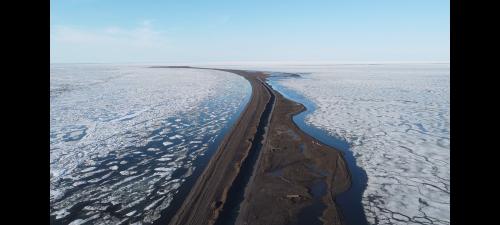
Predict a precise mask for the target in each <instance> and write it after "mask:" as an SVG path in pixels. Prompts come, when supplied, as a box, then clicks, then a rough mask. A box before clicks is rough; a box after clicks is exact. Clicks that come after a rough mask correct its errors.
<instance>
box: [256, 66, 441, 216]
mask: <svg viewBox="0 0 500 225" xmlns="http://www.w3.org/2000/svg"><path fill="white" fill-rule="evenodd" d="M261 69H263V68H261ZM266 69H267V70H270V71H277V72H278V71H279V72H290V73H298V74H301V76H302V77H301V78H287V79H280V80H279V81H278V83H279V84H280V85H282V86H284V87H286V88H288V89H291V90H294V91H296V92H298V93H300V94H302V95H303V96H305V97H307V98H308V99H310V100H312V102H314V104H315V105H316V107H317V109H316V110H315V111H314V112H313V113H312V114H309V115H308V116H307V117H306V118H305V120H306V123H308V124H311V125H314V126H316V127H318V128H320V129H323V130H325V131H327V132H329V133H330V134H331V135H332V136H336V137H338V138H341V139H344V140H346V141H347V142H348V143H350V145H351V147H350V148H351V149H350V150H351V151H352V152H353V153H354V156H355V158H356V161H357V164H358V166H360V167H361V168H363V169H364V170H365V171H366V173H367V176H368V184H367V188H366V190H365V192H364V195H363V202H362V203H363V206H364V210H365V213H366V215H367V218H368V221H369V222H370V223H371V224H449V223H450V205H449V204H450V144H449V140H450V111H449V108H450V96H449V94H450V84H449V81H450V69H449V64H386V65H383V64H375V65H331V66H282V67H272V68H266Z"/></svg>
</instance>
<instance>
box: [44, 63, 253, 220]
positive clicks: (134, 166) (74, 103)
mask: <svg viewBox="0 0 500 225" xmlns="http://www.w3.org/2000/svg"><path fill="white" fill-rule="evenodd" d="M50 70H51V77H50V176H51V178H50V182H51V183H50V201H51V210H50V211H51V222H53V223H54V224H83V223H85V224H120V223H124V224H125V223H126V224H131V223H134V224H150V223H153V222H154V221H156V220H157V219H158V218H160V215H161V212H162V210H164V209H165V208H167V207H168V206H169V204H170V202H171V201H172V199H173V197H174V196H175V194H176V193H177V192H178V189H179V187H180V186H181V185H182V184H183V182H184V181H185V180H186V178H188V177H189V176H191V175H192V174H193V171H194V170H196V160H197V159H198V158H199V157H201V156H203V155H204V154H205V153H206V151H207V149H209V148H211V147H213V145H215V140H216V139H217V138H218V137H219V135H221V134H220V132H221V130H222V129H223V128H224V127H226V126H228V123H229V121H230V118H232V117H234V116H235V115H236V113H237V111H238V110H240V109H241V108H242V106H244V105H245V104H246V100H248V99H249V95H250V92H251V87H250V85H249V83H248V82H247V81H246V80H244V79H243V78H241V77H239V76H236V75H234V74H230V73H226V72H221V71H211V70H196V69H172V68H169V69H161V68H147V67H145V66H133V65H99V64H94V65H85V64H53V65H51V68H50Z"/></svg>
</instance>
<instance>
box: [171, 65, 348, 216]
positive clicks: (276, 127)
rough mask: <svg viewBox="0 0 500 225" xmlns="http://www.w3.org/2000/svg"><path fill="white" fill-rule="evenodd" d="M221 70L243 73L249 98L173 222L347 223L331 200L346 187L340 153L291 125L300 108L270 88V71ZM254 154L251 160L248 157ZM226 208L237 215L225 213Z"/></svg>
mask: <svg viewBox="0 0 500 225" xmlns="http://www.w3.org/2000/svg"><path fill="white" fill-rule="evenodd" d="M176 68H190V67H176ZM199 69H205V68H199ZM220 70H222V69H220ZM222 71H226V72H231V73H235V74H237V75H240V76H243V77H244V78H246V79H247V80H248V81H249V82H250V84H251V86H252V97H251V99H250V101H249V103H248V105H247V106H246V108H245V111H244V112H243V113H242V114H241V115H240V118H239V120H238V121H237V122H236V123H235V125H234V126H233V128H232V131H231V132H230V133H228V135H226V137H225V138H224V140H223V141H222V143H221V145H220V146H219V149H218V150H217V152H216V153H215V154H214V156H213V157H212V159H211V160H210V162H209V164H208V166H207V168H206V169H205V171H203V174H202V175H201V176H200V177H199V178H198V180H197V182H196V184H195V185H194V187H193V189H192V190H191V192H190V194H189V195H188V197H187V198H186V199H185V200H184V203H183V204H182V206H181V207H180V208H179V210H178V211H177V213H176V215H175V216H174V217H173V218H172V219H171V220H170V224H171V225H177V224H179V225H180V224H210V225H211V224H214V223H216V222H217V224H273V225H274V224H344V222H343V219H342V216H341V212H340V210H339V209H338V208H337V207H336V204H335V201H334V198H335V196H336V195H338V194H339V193H341V192H343V191H345V190H347V189H348V188H349V186H350V175H349V171H348V169H347V166H346V164H345V160H344V159H343V157H342V155H341V152H340V151H338V150H336V149H333V148H331V147H328V146H326V145H324V144H322V143H320V142H319V141H318V140H316V139H314V138H312V137H310V136H308V135H307V134H305V133H304V132H302V131H301V130H300V129H299V128H298V127H297V126H296V124H294V122H293V120H292V117H293V116H294V115H296V114H298V113H300V112H302V111H304V110H305V108H304V106H303V105H301V104H298V103H296V102H293V101H290V100H288V99H286V98H284V97H283V96H282V95H281V94H279V93H278V92H276V91H274V90H273V89H271V88H270V87H269V86H268V85H267V84H266V83H265V82H264V81H265V79H266V77H267V74H265V73H263V72H251V71H241V70H222ZM270 107H271V110H269V108H270ZM266 108H267V109H268V110H266ZM268 114H269V115H268ZM268 117H269V118H268ZM261 140H262V141H261ZM256 142H258V143H256ZM257 145H258V146H257ZM250 151H252V152H250ZM253 151H259V152H253ZM251 153H254V155H256V156H255V157H256V160H253V161H256V162H253V161H250V160H251V159H250V158H252V157H247V156H249V155H250V156H251V155H252V154H251ZM254 164H255V165H254ZM242 165H243V167H247V168H248V166H249V165H250V166H251V167H250V170H251V173H250V174H251V177H250V178H249V181H246V182H244V183H241V182H242V181H240V180H242V179H240V177H241V176H243V175H242V174H240V169H241V168H243V167H242ZM244 170H248V169H244ZM243 172H245V171H243ZM243 172H242V173H243ZM245 173H246V174H248V173H247V172H245ZM237 177H238V179H237ZM235 180H236V182H235ZM243 180H245V179H243ZM247 180H248V179H247ZM242 184H243V185H246V187H245V188H244V190H239V192H242V191H244V199H243V200H242V202H241V204H240V202H238V200H235V198H236V197H235V195H237V193H236V194H234V192H235V191H234V190H231V191H230V189H231V187H233V189H235V188H234V187H238V188H239V186H241V185H242ZM236 192H238V190H236ZM228 193H229V195H228ZM227 202H228V204H226V203H227ZM229 203H230V204H229ZM235 204H236V205H239V207H240V208H239V213H238V212H237V211H238V209H237V208H235V207H234V205H235ZM224 206H226V207H224ZM228 206H230V207H228ZM222 209H224V213H222V214H221V210H222ZM228 211H235V212H236V213H237V214H236V215H237V217H236V218H235V219H233V218H229V217H230V216H231V213H230V212H228ZM219 215H221V217H220V218H218V217H219Z"/></svg>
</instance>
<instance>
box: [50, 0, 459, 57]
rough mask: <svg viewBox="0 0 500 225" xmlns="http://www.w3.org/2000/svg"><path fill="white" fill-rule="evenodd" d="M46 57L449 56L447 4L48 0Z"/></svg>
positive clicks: (360, 0)
mask: <svg viewBox="0 0 500 225" xmlns="http://www.w3.org/2000/svg"><path fill="white" fill-rule="evenodd" d="M50 7H51V12H50V13H51V18H50V29H51V30H50V46H51V47H50V59H51V63H135V64H137V63H210V64H217V63H221V62H230V63H240V62H271V63H272V62H276V61H279V62H289V61H295V62H301V63H308V62H318V61H321V62H325V61H328V62H331V61H336V62H339V61H340V62H345V61H349V62H362V61H363V62H366V61H370V62H373V61H377V62H386V61H392V62H394V61H403V62H405V61H426V62H429V61H431V62H434V61H446V62H448V61H449V60H450V56H449V52H450V46H449V45H450V40H449V32H450V25H449V22H450V19H449V16H450V11H449V7H450V6H449V1H430V0H426V1H418V2H417V1H414V2H408V1H404V2H400V1H393V0H382V1H376V2H374V1H367V0H355V1H318V0H316V1H308V2H299V1H273V2H266V1H252V2H242V1H217V2H203V1H141V2H136V1H112V0H108V1H95V0H72V1H51V5H50Z"/></svg>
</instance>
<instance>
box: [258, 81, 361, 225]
mask: <svg viewBox="0 0 500 225" xmlns="http://www.w3.org/2000/svg"><path fill="white" fill-rule="evenodd" d="M280 79H301V78H300V76H298V75H296V74H283V73H272V74H271V76H270V77H269V78H268V79H267V83H268V84H269V85H270V86H271V87H272V88H273V89H274V90H276V91H278V92H280V93H281V94H282V95H283V96H284V97H286V98H288V99H290V100H292V101H295V102H299V103H301V104H303V105H304V106H305V107H306V110H305V111H304V112H302V113H299V114H298V115H295V116H294V117H293V121H294V123H295V124H297V126H298V127H299V128H300V129H301V130H302V131H304V132H305V133H307V134H308V135H310V136H311V137H314V138H316V139H318V140H319V141H321V142H322V143H323V144H325V145H328V146H330V147H333V148H335V149H338V150H340V151H341V152H342V154H343V156H344V159H345V160H346V161H347V167H348V169H349V173H350V174H351V187H350V188H349V189H348V190H347V191H346V192H344V193H342V194H340V195H338V196H337V197H336V199H335V202H336V203H337V205H338V206H339V207H340V209H341V211H342V215H343V218H344V220H345V222H346V223H347V225H368V222H367V220H366V215H365V213H364V210H363V205H362V202H361V200H362V197H363V192H364V190H365V189H366V184H367V181H368V178H367V175H366V172H365V171H364V170H363V169H362V168H361V167H359V166H357V164H356V159H355V158H354V155H353V152H352V151H351V150H350V147H349V143H347V142H345V141H344V140H341V139H339V138H336V137H333V136H331V135H329V134H328V133H327V132H325V131H323V130H321V129H319V128H317V127H314V126H312V125H309V124H307V123H306V122H305V118H306V116H307V115H309V114H310V113H313V112H314V110H316V106H315V104H314V103H313V102H311V101H310V100H309V99H307V98H305V97H303V96H302V95H300V94H298V93H297V92H295V91H293V90H290V89H287V88H285V87H283V86H282V85H280V84H279V82H278V81H279V80H280Z"/></svg>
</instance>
